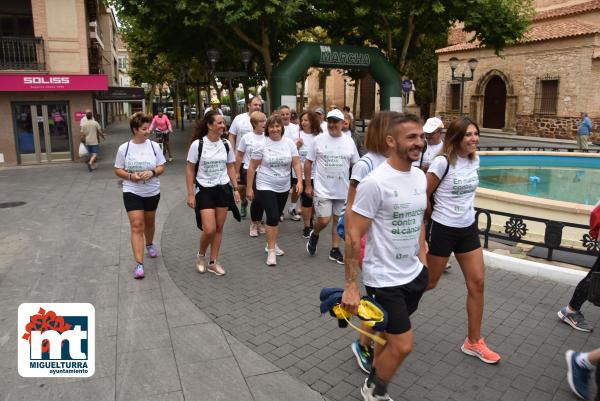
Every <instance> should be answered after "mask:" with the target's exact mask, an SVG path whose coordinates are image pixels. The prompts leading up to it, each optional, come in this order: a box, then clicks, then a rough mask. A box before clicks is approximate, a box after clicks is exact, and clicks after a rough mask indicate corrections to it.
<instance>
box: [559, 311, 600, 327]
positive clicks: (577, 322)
mask: <svg viewBox="0 0 600 401" xmlns="http://www.w3.org/2000/svg"><path fill="white" fill-rule="evenodd" d="M558 318H559V319H560V320H562V321H563V322H565V323H566V324H568V325H569V326H571V327H572V328H574V329H575V330H579V331H585V332H590V331H592V330H594V328H593V326H592V325H591V323H590V322H588V321H587V320H585V318H584V317H583V313H581V312H580V311H575V312H570V313H569V311H567V307H566V306H565V307H563V308H561V309H560V310H559V311H558Z"/></svg>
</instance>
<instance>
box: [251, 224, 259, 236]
mask: <svg viewBox="0 0 600 401" xmlns="http://www.w3.org/2000/svg"><path fill="white" fill-rule="evenodd" d="M258 226H259V225H258V224H254V223H250V236H251V237H258Z"/></svg>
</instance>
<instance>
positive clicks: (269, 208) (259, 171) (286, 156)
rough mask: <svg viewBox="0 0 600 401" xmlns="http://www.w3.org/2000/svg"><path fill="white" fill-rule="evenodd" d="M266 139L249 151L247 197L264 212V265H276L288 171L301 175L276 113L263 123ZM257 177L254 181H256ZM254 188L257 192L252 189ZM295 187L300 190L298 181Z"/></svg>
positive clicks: (294, 154) (288, 186)
mask: <svg viewBox="0 0 600 401" xmlns="http://www.w3.org/2000/svg"><path fill="white" fill-rule="evenodd" d="M265 136H266V138H265V141H264V143H263V144H262V146H259V147H258V148H256V149H255V150H254V151H253V152H252V157H251V160H250V167H249V168H248V185H247V186H246V197H247V198H248V199H249V200H253V199H254V197H255V196H256V201H258V202H260V203H261V205H262V207H263V208H264V210H265V214H266V215H267V246H266V248H265V251H266V252H267V265H268V266H275V265H276V264H277V256H281V255H283V254H284V252H283V251H282V250H281V249H280V248H279V247H278V246H277V234H278V232H279V227H278V225H279V216H281V213H282V212H283V209H284V208H285V203H286V202H287V197H288V193H289V192H290V186H291V185H290V178H291V177H290V172H291V169H292V167H293V169H294V171H295V172H296V174H297V176H298V177H300V176H301V172H300V157H299V156H298V149H297V148H296V145H295V144H294V142H292V141H291V140H290V139H289V138H284V137H283V121H282V120H281V117H279V116H278V115H274V116H271V117H269V119H268V120H267V124H266V126H265ZM255 178H256V183H255ZM254 189H256V191H255V190H254ZM296 190H297V191H298V192H299V193H300V192H302V182H301V181H300V180H298V183H297V184H296Z"/></svg>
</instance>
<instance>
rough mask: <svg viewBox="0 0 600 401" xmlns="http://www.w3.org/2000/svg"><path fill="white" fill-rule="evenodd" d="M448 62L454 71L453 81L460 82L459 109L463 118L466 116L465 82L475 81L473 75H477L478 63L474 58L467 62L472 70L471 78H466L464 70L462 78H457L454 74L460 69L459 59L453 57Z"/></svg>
mask: <svg viewBox="0 0 600 401" xmlns="http://www.w3.org/2000/svg"><path fill="white" fill-rule="evenodd" d="M448 62H449V63H450V69H451V70H452V80H453V81H458V82H460V106H459V107H460V115H461V116H462V115H464V110H463V97H464V94H465V82H466V81H472V80H473V75H474V73H475V68H477V63H478V61H477V60H476V59H474V58H472V59H470V60H469V61H468V62H467V64H468V65H469V69H470V70H471V76H469V77H467V76H465V73H464V70H463V72H462V74H461V75H460V76H456V75H455V74H454V72H455V70H456V67H458V64H459V63H460V60H459V59H457V58H456V57H452V58H451V59H450V60H448Z"/></svg>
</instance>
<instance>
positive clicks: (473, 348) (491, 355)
mask: <svg viewBox="0 0 600 401" xmlns="http://www.w3.org/2000/svg"><path fill="white" fill-rule="evenodd" d="M460 349H461V350H462V352H464V353H465V354H467V355H471V356H475V357H477V358H479V359H481V360H482V361H483V362H485V363H498V362H500V355H498V354H497V353H495V352H494V351H492V350H491V349H489V348H488V346H487V345H486V344H485V342H484V341H483V338H480V339H479V341H477V342H476V343H475V344H473V343H471V342H470V341H469V339H468V338H467V339H465V342H464V343H463V345H462V346H461V347H460Z"/></svg>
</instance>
